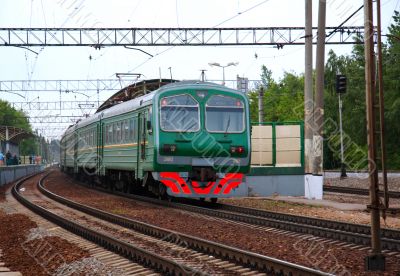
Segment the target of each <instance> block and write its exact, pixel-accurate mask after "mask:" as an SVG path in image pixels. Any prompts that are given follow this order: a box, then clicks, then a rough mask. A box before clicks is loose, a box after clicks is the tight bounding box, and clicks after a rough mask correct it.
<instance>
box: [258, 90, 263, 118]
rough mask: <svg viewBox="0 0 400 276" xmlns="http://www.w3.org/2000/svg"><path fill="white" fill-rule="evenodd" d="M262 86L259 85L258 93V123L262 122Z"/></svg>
mask: <svg viewBox="0 0 400 276" xmlns="http://www.w3.org/2000/svg"><path fill="white" fill-rule="evenodd" d="M263 99H264V87H263V86H261V87H260V92H259V94H258V123H259V124H260V125H262V124H261V123H263V122H264V100H263Z"/></svg>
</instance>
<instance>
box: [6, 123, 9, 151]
mask: <svg viewBox="0 0 400 276" xmlns="http://www.w3.org/2000/svg"><path fill="white" fill-rule="evenodd" d="M9 150H10V141H9V133H8V127H7V126H6V152H5V153H7V152H8V151H9Z"/></svg>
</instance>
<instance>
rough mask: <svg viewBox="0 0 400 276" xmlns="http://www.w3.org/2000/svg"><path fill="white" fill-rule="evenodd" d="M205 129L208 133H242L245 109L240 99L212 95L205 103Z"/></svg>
mask: <svg viewBox="0 0 400 276" xmlns="http://www.w3.org/2000/svg"><path fill="white" fill-rule="evenodd" d="M205 117H206V130H207V131H208V132H210V133H243V132H244V131H245V110H244V103H243V101H242V100H241V99H238V98H234V97H230V96H225V95H213V96H211V97H210V98H209V99H208V101H207V103H206V116H205Z"/></svg>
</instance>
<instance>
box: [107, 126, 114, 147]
mask: <svg viewBox="0 0 400 276" xmlns="http://www.w3.org/2000/svg"><path fill="white" fill-rule="evenodd" d="M112 131H113V128H112V125H111V124H109V125H108V144H109V145H110V144H112V138H113V133H112Z"/></svg>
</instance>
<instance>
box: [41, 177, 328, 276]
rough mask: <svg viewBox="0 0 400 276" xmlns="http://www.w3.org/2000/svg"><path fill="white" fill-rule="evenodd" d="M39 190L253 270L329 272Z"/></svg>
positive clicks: (306, 273) (78, 207)
mask: <svg viewBox="0 0 400 276" xmlns="http://www.w3.org/2000/svg"><path fill="white" fill-rule="evenodd" d="M38 188H39V190H40V191H41V192H42V193H43V194H44V195H46V196H47V197H49V198H51V199H53V200H55V201H57V202H59V203H62V204H64V205H66V206H68V207H71V208H73V209H76V210H79V211H81V212H84V213H86V214H89V215H91V216H94V217H96V218H99V219H102V220H105V221H108V222H111V223H114V224H117V225H120V226H122V227H125V228H129V229H132V230H134V231H137V232H140V233H142V234H145V235H149V236H152V237H155V238H159V239H162V240H163V241H168V242H171V243H175V244H185V245H186V246H187V247H188V248H190V249H192V250H195V251H198V252H202V253H205V254H210V255H213V256H215V257H217V258H220V259H223V260H227V261H229V262H234V263H236V264H238V265H240V266H244V267H249V268H251V269H256V270H258V271H261V272H265V273H267V274H268V275H276V274H278V275H331V274H329V273H324V272H321V271H318V270H315V269H311V268H307V267H304V266H301V265H296V264H293V263H290V262H286V261H282V260H279V259H275V258H271V257H267V256H264V255H261V254H257V253H253V252H249V251H245V250H242V249H238V248H234V247H231V246H227V245H224V244H220V243H216V242H212V241H207V240H204V239H201V238H198V237H194V236H190V235H186V234H182V233H179V232H176V231H171V230H167V229H164V228H160V227H157V226H154V225H150V224H147V223H144V222H140V221H137V220H134V219H129V218H126V217H123V216H119V215H115V214H112V213H109V212H106V211H103V210H100V209H97V208H93V207H90V206H87V205H84V204H80V203H77V202H75V201H72V200H69V199H67V198H64V197H61V196H59V195H57V194H55V193H53V192H51V191H49V190H48V189H46V188H45V187H44V185H43V183H42V181H40V182H39V183H38Z"/></svg>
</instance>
